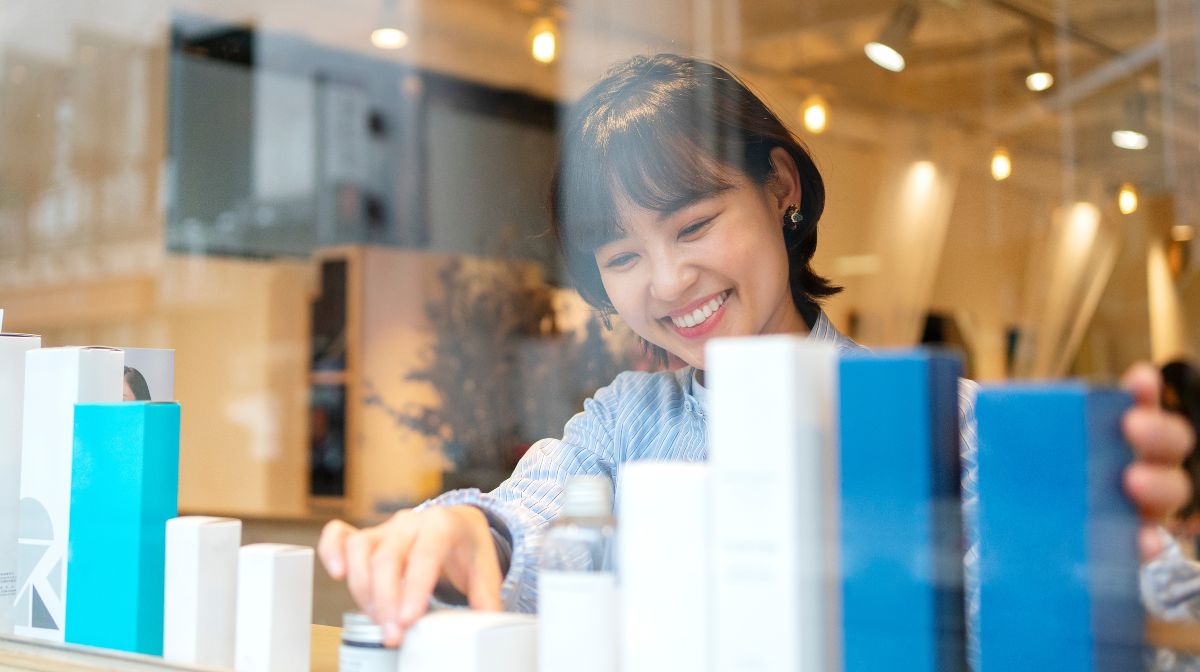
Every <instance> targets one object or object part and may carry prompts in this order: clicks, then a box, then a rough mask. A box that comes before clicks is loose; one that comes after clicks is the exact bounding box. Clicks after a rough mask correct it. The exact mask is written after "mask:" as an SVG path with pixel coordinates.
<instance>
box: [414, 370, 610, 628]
mask: <svg viewBox="0 0 1200 672" xmlns="http://www.w3.org/2000/svg"><path fill="white" fill-rule="evenodd" d="M626 375H629V374H622V375H621V376H618V377H617V379H616V380H614V381H613V383H612V384H611V385H609V386H607V387H603V388H601V389H600V390H598V391H597V392H596V394H595V396H594V397H592V398H591V399H588V400H587V401H585V402H584V404H583V411H582V412H580V413H578V414H576V415H575V417H573V418H571V420H569V421H568V422H567V425H566V427H565V428H564V430H563V438H561V439H542V440H541V441H538V442H537V443H535V444H533V446H531V447H530V448H529V451H528V452H526V453H525V456H524V457H522V458H521V461H520V462H519V463H517V468H516V469H515V470H514V471H513V474H512V476H511V477H509V478H508V480H506V481H504V482H503V483H501V484H500V486H499V487H497V488H496V489H495V490H493V491H491V492H486V493H485V492H480V491H479V490H477V489H473V488H472V489H466V490H453V491H450V492H447V493H445V494H443V495H440V496H438V497H436V498H434V499H431V500H429V501H428V502H425V503H424V504H422V505H421V506H419V507H417V508H418V510H419V509H422V508H425V507H427V506H458V505H469V506H476V507H479V508H480V509H481V510H483V512H484V514H485V515H486V516H487V517H488V520H489V523H490V526H491V528H492V531H493V537H494V538H495V539H496V540H497V552H498V553H500V552H502V550H504V549H502V548H501V546H502V545H503V544H502V543H501V542H502V541H506V542H508V543H509V545H510V548H511V556H510V558H509V562H508V571H507V572H506V574H505V577H504V583H503V584H502V585H501V597H502V598H503V600H504V605H505V608H506V609H507V610H509V611H522V612H528V613H533V612H535V611H537V569H538V566H539V564H540V561H541V542H542V535H543V532H544V531H545V529H546V527H547V526H548V525H549V524H550V523H551V522H552V521H553V520H554V519H555V518H557V517H558V514H559V512H560V511H561V510H562V494H563V488H564V487H565V485H566V482H567V480H568V479H570V478H571V477H573V476H578V475H584V474H587V475H603V476H607V477H608V478H609V480H610V481H612V480H613V476H614V473H615V468H616V455H617V451H616V447H615V441H614V436H615V434H616V432H615V425H616V415H617V403H618V400H619V398H620V392H619V390H620V389H621V387H622V383H623V380H622V379H623V377H624V376H626ZM502 559H503V558H502ZM447 597H455V596H452V595H447V594H446V591H445V590H444V587H443V589H441V590H439V594H438V598H439V600H443V601H446V602H450V603H453V602H456V601H457V600H454V599H451V600H446V599H445V598H447Z"/></svg>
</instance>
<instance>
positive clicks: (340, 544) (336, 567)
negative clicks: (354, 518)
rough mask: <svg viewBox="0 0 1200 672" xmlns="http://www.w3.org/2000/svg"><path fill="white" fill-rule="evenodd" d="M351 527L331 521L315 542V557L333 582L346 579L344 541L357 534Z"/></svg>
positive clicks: (337, 521) (338, 521) (355, 529)
mask: <svg viewBox="0 0 1200 672" xmlns="http://www.w3.org/2000/svg"><path fill="white" fill-rule="evenodd" d="M357 531H358V530H357V528H355V527H354V526H353V525H350V524H348V523H345V522H343V521H341V520H331V521H329V522H328V523H326V524H325V527H324V528H323V529H322V530H321V540H320V541H319V542H317V555H318V556H319V557H320V558H321V564H323V565H325V571H326V572H329V576H330V577H331V578H333V579H334V580H335V581H341V580H342V579H344V578H346V540H347V539H349V538H350V535H352V534H354V533H355V532H357Z"/></svg>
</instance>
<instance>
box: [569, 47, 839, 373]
mask: <svg viewBox="0 0 1200 672" xmlns="http://www.w3.org/2000/svg"><path fill="white" fill-rule="evenodd" d="M775 147H781V148H783V149H784V150H786V151H787V152H788V154H790V155H791V156H792V158H793V159H794V160H795V161H796V166H797V167H798V169H799V173H800V188H801V202H800V213H801V214H802V215H803V216H804V221H803V223H802V224H801V226H800V227H799V228H798V229H797V230H795V231H792V230H790V229H787V228H784V241H785V243H786V245H787V250H788V267H789V279H788V280H789V285H790V287H791V293H792V300H793V301H794V302H795V304H796V308H797V309H798V310H799V311H800V314H801V315H802V316H803V317H804V319H805V321H807V322H808V324H809V325H810V326H811V325H812V324H813V323H814V322H815V320H816V316H817V310H818V308H817V306H818V303H819V302H820V300H821V299H823V298H825V297H827V296H830V295H833V294H836V293H837V292H839V291H841V287H838V286H836V285H833V284H832V283H830V282H829V280H827V279H825V278H823V277H821V276H820V275H817V274H816V273H815V272H814V271H813V270H812V266H811V261H812V257H813V254H814V253H815V252H816V249H817V221H818V220H820V218H821V212H822V211H823V210H824V208H825V183H824V181H823V180H822V179H821V173H820V172H819V171H818V170H817V166H816V164H815V163H814V162H813V159H812V156H811V155H810V154H809V153H808V150H807V148H806V147H805V146H804V143H803V142H801V140H800V139H799V138H798V137H796V135H795V134H794V133H792V132H791V131H790V130H788V128H787V127H786V126H784V125H783V122H781V121H780V120H779V117H777V116H776V115H775V113H773V112H772V111H771V110H770V109H769V108H768V107H767V105H766V104H765V103H763V101H762V100H761V99H759V97H758V96H756V95H754V93H752V92H751V91H750V89H749V88H748V87H747V86H746V84H744V83H743V82H742V81H741V80H740V79H738V78H737V77H736V76H735V75H733V74H732V73H730V72H729V71H728V70H726V69H725V68H723V67H721V66H719V65H717V64H715V63H710V62H707V61H703V60H698V59H693V58H686V57H683V56H677V55H674V54H659V55H657V56H652V57H645V56H636V57H634V58H631V59H629V60H627V61H624V62H622V63H619V64H617V65H616V66H614V67H613V68H612V69H611V70H609V72H608V73H607V74H606V75H605V76H604V78H603V79H601V80H600V81H599V82H597V83H596V84H595V85H594V86H592V88H591V89H589V90H588V91H587V92H586V93H585V94H584V95H583V97H582V98H581V99H580V100H579V101H578V102H577V103H576V104H575V105H574V106H573V107H572V109H571V112H570V115H569V117H568V119H567V122H566V125H565V127H564V129H563V140H562V147H561V150H560V156H559V161H558V165H557V167H556V169H555V173H554V181H553V184H552V187H551V218H550V219H551V230H552V232H553V233H554V237H555V239H556V240H557V241H558V245H559V248H560V249H561V250H562V253H563V256H564V257H565V259H566V263H567V270H568V272H569V273H570V275H571V277H572V279H573V280H574V281H575V285H576V288H577V289H578V290H579V293H580V295H582V296H583V298H584V300H586V301H587V302H588V303H589V304H591V305H592V306H593V307H595V308H597V309H599V310H600V311H601V312H602V313H603V314H605V316H606V317H607V315H608V314H610V313H612V312H614V308H613V305H612V302H611V301H610V300H609V297H608V293H607V292H605V290H604V284H603V282H602V281H601V279H600V269H599V268H598V267H597V265H596V258H595V250H596V248H598V247H600V246H602V245H604V244H606V243H608V242H610V241H612V240H615V239H616V238H618V237H620V235H621V229H622V223H621V222H619V221H618V220H617V215H616V213H617V212H618V207H617V203H618V199H619V198H628V199H629V200H631V201H632V202H633V203H635V204H637V205H639V206H641V207H643V208H647V209H651V210H659V211H663V212H669V211H672V210H675V209H678V208H680V207H683V206H685V205H687V204H688V203H690V202H692V201H694V200H696V199H698V198H701V197H704V196H706V195H711V194H712V193H714V192H716V191H720V190H722V189H727V188H729V187H731V186H733V182H732V177H733V175H731V172H730V170H731V169H732V170H736V171H739V172H741V173H743V174H745V175H746V176H747V177H749V178H750V180H751V181H753V182H754V183H755V184H758V185H763V184H766V182H767V180H768V179H769V178H770V177H771V174H772V166H771V159H770V152H771V150H772V149H774V148H775ZM780 226H781V227H783V222H782V221H781V222H780ZM648 350H652V351H653V352H654V354H655V355H656V358H657V359H658V360H659V361H660V362H662V361H665V353H663V352H660V349H659V348H648Z"/></svg>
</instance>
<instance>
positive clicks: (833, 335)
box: [680, 310, 863, 412]
mask: <svg viewBox="0 0 1200 672" xmlns="http://www.w3.org/2000/svg"><path fill="white" fill-rule="evenodd" d="M808 339H809V340H811V341H813V342H816V343H831V344H833V345H835V346H837V348H838V353H839V354H844V353H846V352H850V351H854V350H862V349H863V346H861V345H859V344H858V343H855V342H854V341H853V340H851V339H850V337H848V336H846V335H845V334H843V333H842V332H840V331H838V328H837V327H835V326H833V322H830V321H829V318H828V317H827V316H826V315H825V311H823V310H821V311H818V313H817V321H816V323H815V324H813V327H812V329H810V330H809V331H808ZM696 372H697V369H696V367H694V366H689V367H686V368H684V369H680V373H682V374H683V375H682V376H681V380H680V382H681V383H683V389H684V392H686V393H687V396H688V397H689V399H691V400H694V402H695V404H696V405H697V406H698V410H699V411H700V412H703V411H704V410H705V409H706V408H707V407H708V390H707V389H705V387H704V386H703V385H701V384H700V381H699V380H697V379H696ZM689 406H690V404H689Z"/></svg>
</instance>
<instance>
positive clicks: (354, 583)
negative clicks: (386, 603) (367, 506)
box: [346, 528, 379, 618]
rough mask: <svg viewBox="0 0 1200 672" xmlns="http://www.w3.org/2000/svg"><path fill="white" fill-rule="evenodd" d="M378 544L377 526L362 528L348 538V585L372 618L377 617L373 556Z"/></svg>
mask: <svg viewBox="0 0 1200 672" xmlns="http://www.w3.org/2000/svg"><path fill="white" fill-rule="evenodd" d="M378 544H379V533H378V532H377V531H376V530H375V528H368V529H365V530H360V531H358V532H356V533H355V534H352V535H351V536H350V538H349V539H347V540H346V586H347V587H348V588H349V589H350V594H351V595H352V596H353V597H354V601H355V603H357V604H358V607H359V609H361V610H362V612H363V613H364V614H366V615H368V616H370V617H371V618H375V603H374V594H373V589H372V576H371V556H372V555H374V553H375V547H376V546H377V545H378Z"/></svg>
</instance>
